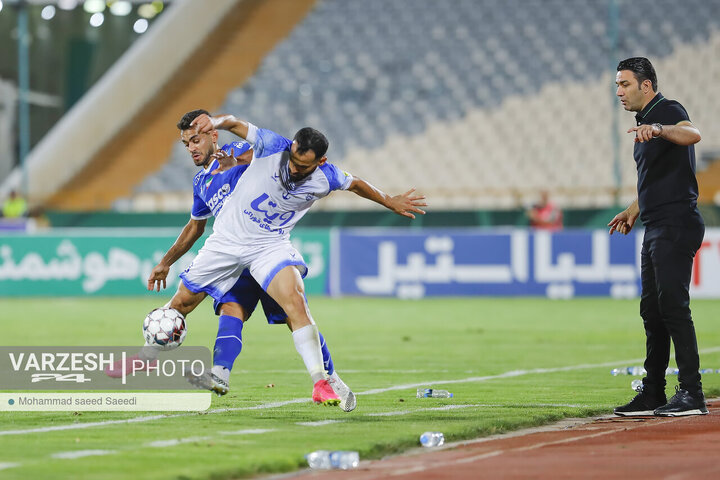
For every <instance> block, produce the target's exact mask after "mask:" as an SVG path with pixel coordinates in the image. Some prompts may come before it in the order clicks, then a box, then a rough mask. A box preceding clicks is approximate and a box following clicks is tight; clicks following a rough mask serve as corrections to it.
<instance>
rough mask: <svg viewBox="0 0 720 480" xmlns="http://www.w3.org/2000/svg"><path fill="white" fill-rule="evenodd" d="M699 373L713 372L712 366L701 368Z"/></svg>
mask: <svg viewBox="0 0 720 480" xmlns="http://www.w3.org/2000/svg"><path fill="white" fill-rule="evenodd" d="M700 373H713V369H712V368H701V369H700Z"/></svg>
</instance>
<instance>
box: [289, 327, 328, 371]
mask: <svg viewBox="0 0 720 480" xmlns="http://www.w3.org/2000/svg"><path fill="white" fill-rule="evenodd" d="M292 336H293V342H295V349H296V350H297V352H298V353H299V354H300V356H301V357H302V359H303V362H305V368H307V371H308V373H309V374H310V378H312V381H313V384H315V383H316V382H317V381H318V380H325V379H326V375H327V374H326V373H325V366H324V365H323V358H322V350H321V349H320V337H319V336H318V328H317V327H316V326H315V325H306V326H304V327H302V328H298V329H297V330H295V331H294V332H292Z"/></svg>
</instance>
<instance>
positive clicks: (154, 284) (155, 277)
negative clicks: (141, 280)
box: [147, 263, 170, 292]
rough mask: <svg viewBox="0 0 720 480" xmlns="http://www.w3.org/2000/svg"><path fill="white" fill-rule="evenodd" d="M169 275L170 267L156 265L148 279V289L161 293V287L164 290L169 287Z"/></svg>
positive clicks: (160, 264)
mask: <svg viewBox="0 0 720 480" xmlns="http://www.w3.org/2000/svg"><path fill="white" fill-rule="evenodd" d="M169 273H170V267H168V266H165V265H163V264H162V263H158V264H157V265H155V268H153V269H152V271H151V272H150V276H149V277H148V287H147V289H148V290H150V291H153V290H155V289H156V288H157V291H158V292H159V291H160V287H162V289H163V290H164V289H165V288H166V287H167V276H168V274H169Z"/></svg>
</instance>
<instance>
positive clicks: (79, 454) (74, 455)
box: [50, 450, 117, 460]
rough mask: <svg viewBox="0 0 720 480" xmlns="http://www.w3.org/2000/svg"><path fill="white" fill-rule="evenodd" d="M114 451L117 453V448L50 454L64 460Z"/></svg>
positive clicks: (108, 453) (107, 453)
mask: <svg viewBox="0 0 720 480" xmlns="http://www.w3.org/2000/svg"><path fill="white" fill-rule="evenodd" d="M113 453H117V450H74V451H72V452H58V453H53V454H52V455H50V456H51V457H52V458H59V459H63V460H74V459H76V458H82V457H93V456H99V455H110V454H113Z"/></svg>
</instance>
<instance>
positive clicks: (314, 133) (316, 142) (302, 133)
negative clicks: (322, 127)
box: [293, 127, 330, 160]
mask: <svg viewBox="0 0 720 480" xmlns="http://www.w3.org/2000/svg"><path fill="white" fill-rule="evenodd" d="M293 140H294V141H296V142H297V153H299V154H303V153H305V152H307V151H308V150H312V151H313V152H315V159H316V160H320V159H321V158H322V157H324V156H325V154H326V153H327V149H328V146H329V145H330V144H329V142H328V139H327V137H326V136H325V135H323V134H322V133H321V132H319V131H318V130H315V129H314V128H312V127H305V128H301V129H300V130H298V132H297V133H296V134H295V138H293Z"/></svg>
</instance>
